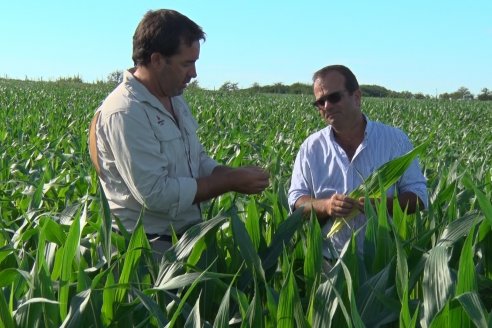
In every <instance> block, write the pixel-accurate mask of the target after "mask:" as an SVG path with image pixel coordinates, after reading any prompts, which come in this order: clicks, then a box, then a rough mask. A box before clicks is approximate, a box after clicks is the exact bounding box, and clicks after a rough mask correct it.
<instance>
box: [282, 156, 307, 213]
mask: <svg viewBox="0 0 492 328" xmlns="http://www.w3.org/2000/svg"><path fill="white" fill-rule="evenodd" d="M306 176H310V174H309V165H308V162H307V161H306V160H305V159H304V148H303V146H301V149H300V150H299V152H298V153H297V156H296V159H295V161H294V167H293V169H292V177H291V181H290V188H289V194H288V203H289V208H290V210H291V211H293V210H294V209H295V204H296V202H297V200H298V199H299V198H300V197H302V196H306V195H311V193H312V192H311V190H312V189H313V187H312V186H311V185H310V183H309V181H308V180H307V179H306Z"/></svg>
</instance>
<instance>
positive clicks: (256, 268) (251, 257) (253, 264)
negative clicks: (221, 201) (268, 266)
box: [231, 213, 265, 281]
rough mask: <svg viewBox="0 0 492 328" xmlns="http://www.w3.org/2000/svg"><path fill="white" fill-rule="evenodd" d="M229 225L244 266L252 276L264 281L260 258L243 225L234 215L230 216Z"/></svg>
mask: <svg viewBox="0 0 492 328" xmlns="http://www.w3.org/2000/svg"><path fill="white" fill-rule="evenodd" d="M231 225H232V232H233V235H234V243H235V244H236V245H237V247H238V248H239V251H240V253H241V256H242V257H243V259H244V261H245V262H246V265H247V266H248V268H249V269H250V270H251V271H252V272H253V274H257V275H259V276H260V278H261V280H262V281H265V272H264V271H263V267H262V266H261V261H260V257H259V256H258V253H257V252H256V250H255V248H254V246H253V242H252V241H251V238H250V237H249V235H248V232H247V231H246V227H245V226H244V223H243V222H242V221H241V220H240V219H239V217H238V216H237V215H236V214H234V213H233V214H232V215H231Z"/></svg>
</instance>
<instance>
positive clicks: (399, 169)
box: [328, 138, 431, 237]
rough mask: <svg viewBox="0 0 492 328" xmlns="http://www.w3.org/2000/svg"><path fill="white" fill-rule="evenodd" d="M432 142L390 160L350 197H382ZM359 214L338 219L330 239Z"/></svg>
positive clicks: (428, 140)
mask: <svg viewBox="0 0 492 328" xmlns="http://www.w3.org/2000/svg"><path fill="white" fill-rule="evenodd" d="M430 141H431V138H429V139H427V141H425V142H423V143H422V144H420V145H419V146H417V147H415V148H414V149H412V150H411V151H409V152H408V153H406V154H405V155H402V156H400V157H398V158H395V159H392V160H390V161H389V162H387V163H386V164H384V165H383V166H381V167H380V168H378V169H377V170H376V171H374V172H372V173H371V175H369V177H367V179H366V180H365V181H364V183H363V184H361V185H360V186H359V187H357V188H356V189H354V190H353V191H352V192H351V193H350V194H349V197H351V198H354V199H358V198H359V197H364V196H365V195H367V197H370V198H379V197H381V190H384V191H386V190H388V189H389V188H390V187H391V186H392V185H394V184H395V183H396V182H397V181H398V179H400V177H401V176H402V175H403V173H405V171H406V170H407V168H408V167H409V166H410V164H411V163H412V161H413V160H414V159H415V158H416V157H417V156H419V155H421V154H422V153H423V152H424V150H425V149H426V148H427V146H428V145H429V143H430ZM357 213H358V212H357V211H354V212H353V213H352V214H351V215H350V216H348V217H346V218H337V219H336V220H335V222H334V223H333V226H332V228H331V230H330V232H329V233H328V237H333V235H334V234H335V233H337V232H338V231H340V229H342V227H343V226H344V225H345V224H346V222H347V221H349V220H351V219H353V218H354V217H355V216H356V215H357Z"/></svg>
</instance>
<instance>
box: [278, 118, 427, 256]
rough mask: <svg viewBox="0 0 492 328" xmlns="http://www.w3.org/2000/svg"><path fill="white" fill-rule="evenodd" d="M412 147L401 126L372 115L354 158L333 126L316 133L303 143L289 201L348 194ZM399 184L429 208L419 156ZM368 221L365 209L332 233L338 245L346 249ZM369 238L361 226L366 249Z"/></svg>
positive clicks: (326, 227) (360, 243)
mask: <svg viewBox="0 0 492 328" xmlns="http://www.w3.org/2000/svg"><path fill="white" fill-rule="evenodd" d="M366 119H367V117H366ZM412 148H413V145H412V143H411V142H410V140H409V139H408V137H407V135H406V134H405V133H403V132H402V131H401V130H399V129H397V128H394V127H391V126H388V125H385V124H382V123H379V122H373V121H370V120H369V119H367V125H366V131H365V135H364V139H363V141H362V143H361V144H360V145H359V147H358V148H357V150H356V152H355V154H354V157H353V158H352V162H350V161H349V158H348V157H347V154H346V153H345V151H344V150H343V149H342V147H341V146H340V145H338V143H337V142H336V141H335V137H334V135H333V131H332V128H331V126H327V127H326V128H324V129H322V130H320V131H318V132H316V133H313V134H312V135H310V136H309V137H308V138H307V139H306V140H305V141H304V142H303V144H302V145H301V147H300V150H299V152H298V154H297V157H296V160H295V163H294V168H293V172H292V179H291V185H290V189H289V198H288V200H289V206H290V207H291V209H293V208H294V204H295V203H296V201H297V200H298V199H299V198H300V197H301V196H311V197H313V198H316V199H321V198H330V197H331V196H332V195H333V194H334V193H339V194H348V193H350V192H351V191H352V190H354V189H355V188H357V187H358V186H359V185H360V184H362V182H363V181H364V180H365V179H366V178H367V177H368V176H369V175H370V174H371V173H372V172H373V171H375V170H377V169H378V168H379V167H381V166H382V165H383V164H385V163H387V162H388V161H390V160H392V159H394V158H396V157H400V156H401V155H403V154H405V153H407V152H409V151H410V150H411V149H412ZM396 188H397V190H398V193H399V194H401V193H403V192H413V193H414V194H416V195H417V196H418V197H419V198H420V199H421V200H422V202H423V203H424V204H425V207H427V204H428V195H427V185H426V179H425V177H424V175H423V174H422V171H421V169H420V167H419V164H418V161H417V160H414V161H413V162H412V164H411V165H410V167H409V168H408V169H407V171H406V172H405V173H404V174H403V176H402V177H401V179H400V180H399V181H398V182H397V183H396ZM394 190H395V186H393V187H391V188H390V190H388V192H387V195H388V196H393V194H394ZM364 223H365V216H364V215H362V214H360V215H358V216H356V217H355V218H354V219H353V220H352V221H351V224H350V225H349V226H346V227H344V228H343V229H342V230H340V231H339V232H338V233H337V234H336V235H335V236H334V237H333V238H332V242H333V245H334V247H335V250H336V251H337V252H339V253H340V251H341V250H342V248H343V246H344V245H345V243H346V242H347V240H349V239H350V238H351V235H352V230H353V229H354V230H357V229H359V228H360V227H362V226H363V225H364ZM332 224H333V220H328V222H327V223H326V224H325V225H324V226H323V234H324V236H326V234H327V233H328V232H329V231H330V229H331V226H332ZM363 240H364V231H361V232H360V233H359V235H358V238H357V243H358V248H359V251H362V246H363ZM323 252H324V255H325V256H326V257H328V258H330V257H331V256H330V254H329V251H328V249H327V247H324V250H323Z"/></svg>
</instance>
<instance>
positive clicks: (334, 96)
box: [326, 92, 342, 104]
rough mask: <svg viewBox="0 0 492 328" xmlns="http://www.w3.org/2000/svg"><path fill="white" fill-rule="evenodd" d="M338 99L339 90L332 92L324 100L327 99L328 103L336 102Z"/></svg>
mask: <svg viewBox="0 0 492 328" xmlns="http://www.w3.org/2000/svg"><path fill="white" fill-rule="evenodd" d="M340 99H342V94H341V93H340V92H335V93H332V94H330V95H328V97H326V100H328V102H329V103H330V104H336V103H337V102H339V101H340Z"/></svg>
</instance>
